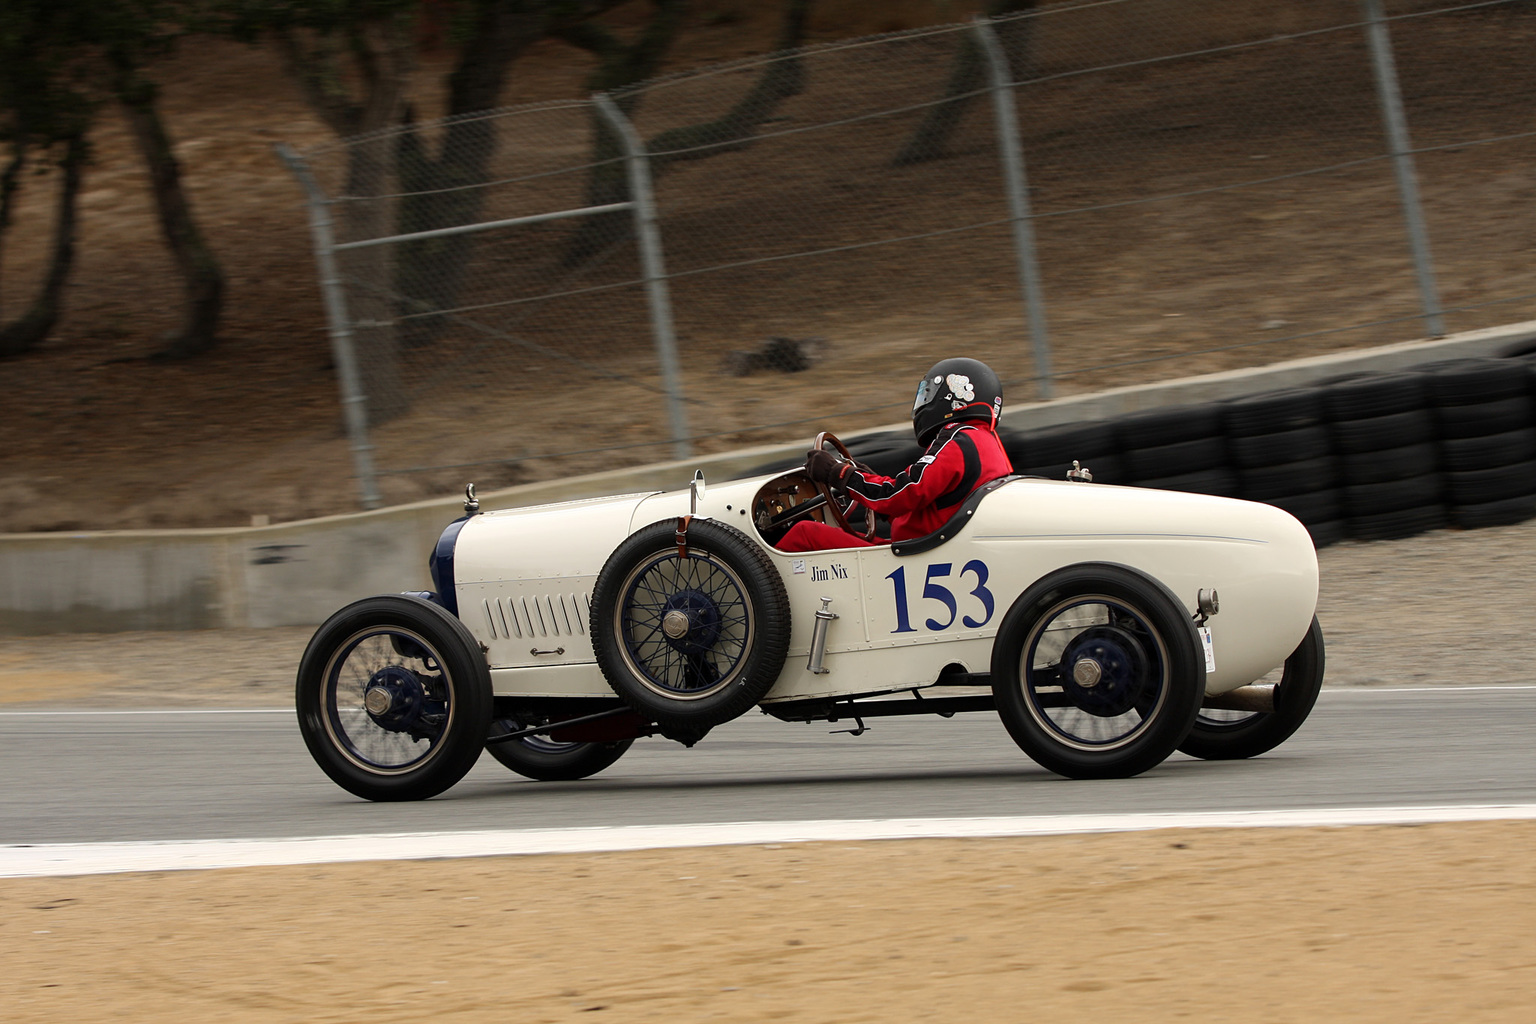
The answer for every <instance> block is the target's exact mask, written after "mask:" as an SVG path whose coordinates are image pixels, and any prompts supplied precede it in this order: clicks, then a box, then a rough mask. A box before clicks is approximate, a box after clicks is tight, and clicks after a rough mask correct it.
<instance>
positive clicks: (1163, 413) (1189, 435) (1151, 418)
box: [1114, 405, 1222, 452]
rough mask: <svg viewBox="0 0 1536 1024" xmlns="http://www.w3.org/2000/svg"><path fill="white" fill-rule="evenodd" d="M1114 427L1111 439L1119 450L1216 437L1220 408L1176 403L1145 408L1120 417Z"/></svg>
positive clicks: (1218, 433)
mask: <svg viewBox="0 0 1536 1024" xmlns="http://www.w3.org/2000/svg"><path fill="white" fill-rule="evenodd" d="M1114 426H1115V440H1116V442H1117V443H1118V445H1119V448H1120V450H1121V451H1122V452H1123V451H1125V450H1127V449H1130V448H1160V447H1164V446H1166V445H1174V444H1179V443H1181V442H1185V441H1199V440H1202V439H1204V438H1208V437H1217V436H1219V435H1220V434H1221V433H1222V423H1221V407H1220V406H1217V405H1176V406H1172V407H1170V408H1166V409H1146V410H1144V411H1142V412H1133V413H1131V414H1129V415H1127V416H1122V417H1120V418H1119V419H1118V420H1116V421H1115V424H1114Z"/></svg>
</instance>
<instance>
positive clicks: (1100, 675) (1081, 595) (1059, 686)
mask: <svg viewBox="0 0 1536 1024" xmlns="http://www.w3.org/2000/svg"><path fill="white" fill-rule="evenodd" d="M992 688H993V695H994V697H995V698H996V701H997V710H998V714H999V715H1000V717H1001V718H1002V720H1003V724H1004V725H1005V726H1007V728H1008V732H1009V734H1010V735H1012V736H1013V739H1014V741H1015V742H1016V743H1018V745H1019V746H1020V747H1021V748H1022V749H1023V750H1024V752H1025V753H1026V754H1028V755H1029V756H1030V757H1031V758H1033V759H1034V760H1035V761H1036V762H1038V763H1039V764H1040V765H1041V766H1043V767H1045V768H1049V769H1050V770H1051V771H1053V772H1056V773H1057V774H1059V775H1065V776H1067V777H1068V778H1074V779H1102V778H1129V777H1130V776H1133V775H1139V774H1141V773H1142V772H1144V771H1146V770H1147V769H1149V768H1152V767H1153V766H1155V765H1157V764H1160V763H1161V762H1162V761H1163V759H1164V758H1166V757H1167V756H1168V755H1169V754H1171V753H1172V752H1173V750H1174V748H1175V747H1176V746H1177V745H1178V744H1179V741H1180V740H1182V739H1183V738H1184V735H1185V733H1187V732H1188V731H1189V728H1190V725H1191V724H1192V723H1193V722H1194V719H1195V715H1196V714H1197V713H1198V712H1199V710H1200V700H1201V696H1202V694H1203V693H1204V690H1205V662H1204V660H1203V659H1202V658H1201V656H1200V654H1199V646H1198V639H1197V637H1196V634H1195V630H1194V626H1193V624H1192V623H1191V621H1190V618H1189V616H1188V614H1186V613H1185V611H1184V609H1183V607H1182V606H1181V605H1180V604H1179V602H1178V600H1177V599H1176V598H1175V597H1174V596H1173V595H1172V594H1170V593H1169V592H1168V591H1167V589H1166V588H1165V587H1163V586H1162V585H1161V584H1158V583H1156V582H1154V581H1152V580H1150V579H1148V578H1147V577H1145V576H1142V575H1141V574H1140V573H1137V572H1134V571H1132V570H1130V569H1128V568H1125V567H1124V566H1119V565H1109V564H1101V563H1085V564H1082V565H1074V566H1069V567H1067V568H1065V569H1060V570H1058V571H1056V572H1053V573H1051V574H1050V575H1048V576H1046V577H1044V578H1043V579H1041V580H1040V581H1039V582H1037V583H1035V584H1034V585H1033V586H1032V587H1030V588H1029V589H1028V590H1026V591H1025V592H1024V593H1023V595H1022V596H1020V598H1019V599H1018V600H1017V601H1016V602H1014V605H1013V607H1012V608H1011V609H1010V610H1009V612H1008V614H1007V616H1006V617H1005V618H1004V619H1003V623H1002V626H1001V627H999V629H998V634H997V641H996V644H995V645H994V647H993V650H992Z"/></svg>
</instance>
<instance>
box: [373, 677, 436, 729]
mask: <svg viewBox="0 0 1536 1024" xmlns="http://www.w3.org/2000/svg"><path fill="white" fill-rule="evenodd" d="M363 706H364V707H365V708H366V709H367V710H368V717H369V718H371V719H372V720H373V723H374V724H375V725H377V726H378V727H379V728H381V729H388V730H389V731H390V732H407V733H410V734H411V735H412V736H414V737H416V738H417V739H421V738H423V737H424V736H431V735H436V733H437V731H438V730H437V729H435V728H427V727H426V723H425V719H426V717H427V716H428V715H441V714H442V713H443V711H444V710H445V705H444V703H443V702H442V701H439V700H433V699H432V698H431V697H430V696H429V695H428V694H427V688H426V687H425V686H423V685H422V682H421V677H420V676H418V675H417V674H416V673H415V672H412V671H411V670H410V669H408V668H406V667H405V666H403V665H387V666H385V667H384V668H381V669H379V670H378V671H377V672H375V673H374V674H373V675H372V676H370V677H369V679H368V685H367V687H366V688H365V689H364V690H363Z"/></svg>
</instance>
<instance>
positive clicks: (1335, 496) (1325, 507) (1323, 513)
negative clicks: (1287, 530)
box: [1264, 490, 1344, 525]
mask: <svg viewBox="0 0 1536 1024" xmlns="http://www.w3.org/2000/svg"><path fill="white" fill-rule="evenodd" d="M1264 504H1266V505H1273V506H1275V507H1276V508H1279V509H1284V510H1285V511H1287V512H1289V513H1290V514H1291V515H1293V516H1295V517H1296V518H1297V519H1299V520H1301V522H1303V523H1305V524H1308V525H1310V524H1312V523H1327V522H1332V521H1333V520H1335V519H1341V518H1343V516H1344V505H1343V503H1342V502H1341V501H1340V500H1339V492H1338V491H1336V490H1328V491H1312V492H1310V493H1308V494H1290V495H1286V496H1284V497H1279V498H1270V499H1269V500H1268V501H1266V502H1265V503H1264Z"/></svg>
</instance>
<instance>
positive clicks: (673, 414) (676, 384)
mask: <svg viewBox="0 0 1536 1024" xmlns="http://www.w3.org/2000/svg"><path fill="white" fill-rule="evenodd" d="M592 102H593V103H595V104H596V105H597V109H598V112H599V113H601V114H602V115H603V118H604V120H606V121H607V122H608V124H609V125H610V126H611V127H612V128H613V130H614V132H615V133H616V134H617V135H618V136H619V140H620V141H621V142H622V143H623V145H624V168H625V170H626V171H627V172H628V174H629V198H630V200H631V201H632V202H633V203H634V209H635V234H636V236H637V237H638V238H639V241H640V266H641V269H642V272H643V273H644V275H645V293H646V297H647V298H648V299H649V304H650V308H651V335H652V336H653V337H654V338H655V339H656V359H657V361H658V362H660V363H661V377H662V386H663V387H664V388H666V392H667V418H668V419H669V420H670V421H671V427H672V457H673V458H674V459H679V460H681V459H686V458H688V456H690V455H692V454H693V445H692V444H691V443H690V442H689V440H688V411H687V410H686V409H685V408H683V383H682V374H681V372H680V371H679V369H678V365H677V336H676V335H675V334H674V333H673V328H672V295H671V292H670V290H669V289H668V288H667V270H666V266H665V265H664V264H663V262H662V257H661V232H660V230H658V229H657V227H656V200H655V197H654V195H653V193H652V191H651V164H650V159H649V157H648V156H647V155H646V152H645V144H644V143H642V142H641V141H640V136H639V135H637V134H636V133H635V128H634V126H633V125H631V124H630V123H629V118H627V117H625V116H624V112H623V111H621V110H620V109H619V108H618V105H617V104H615V103H614V102H613V100H611V99H609V98H608V96H607V94H606V93H598V94H597V95H595V96H593V97H592Z"/></svg>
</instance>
